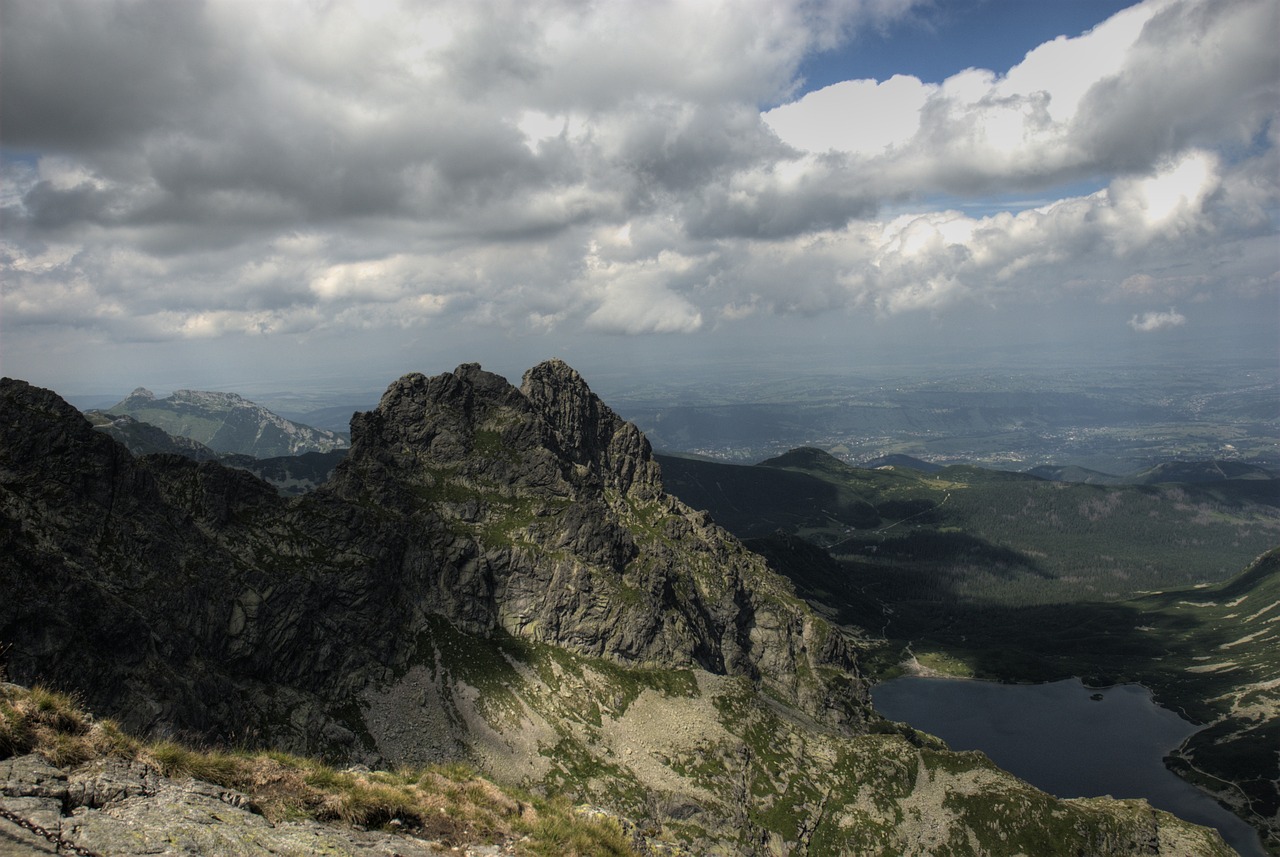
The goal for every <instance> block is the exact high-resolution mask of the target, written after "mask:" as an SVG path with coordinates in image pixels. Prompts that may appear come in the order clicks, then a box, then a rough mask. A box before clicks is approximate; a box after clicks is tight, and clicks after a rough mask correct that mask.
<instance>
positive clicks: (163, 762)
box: [0, 685, 635, 857]
mask: <svg viewBox="0 0 1280 857" xmlns="http://www.w3.org/2000/svg"><path fill="white" fill-rule="evenodd" d="M28 753H38V754H39V755H41V756H43V757H44V758H45V759H46V760H48V761H49V762H50V764H53V765H56V766H58V767H62V768H75V767H77V766H79V765H83V764H85V763H87V762H91V761H95V760H97V759H102V758H106V757H119V758H127V759H134V760H137V761H140V762H142V763H144V764H147V765H149V766H151V767H153V768H154V769H156V770H157V771H158V772H160V773H161V774H163V775H164V776H167V777H170V778H175V779H181V778H185V777H192V778H195V779H199V780H204V781H207V782H211V783H214V784H216V785H219V786H223V787H224V788H229V789H235V790H237V791H240V792H243V793H244V794H246V795H247V796H248V797H249V798H250V799H251V802H252V806H253V808H254V809H255V810H256V811H257V812H260V813H261V814H262V815H263V816H265V817H266V818H267V819H268V820H270V821H272V822H280V821H290V820H303V819H311V820H315V821H320V822H329V823H336V824H345V825H359V826H361V827H364V828H370V829H379V828H384V829H388V830H391V829H395V830H398V831H403V832H408V833H412V834H414V835H416V836H419V837H422V838H426V839H432V840H437V841H439V842H442V843H444V844H445V845H446V846H450V847H459V846H464V845H474V844H496V843H512V844H513V845H514V847H515V853H516V854H519V855H527V856H528V857H543V855H548V857H549V855H553V854H555V855H582V857H586V855H618V857H631V855H634V854H635V851H634V850H633V849H632V847H631V845H630V841H629V838H628V837H627V836H626V835H625V834H624V832H623V831H622V829H621V827H620V826H619V825H618V823H617V822H616V821H614V820H612V819H608V818H601V817H595V816H591V815H583V814H580V813H578V812H577V811H575V810H574V809H573V808H572V807H571V806H570V805H569V803H568V802H567V801H565V800H563V799H551V800H548V799H545V798H541V797H537V796H531V795H525V794H521V793H514V792H512V791H511V790H507V789H503V788H501V787H499V786H497V785H495V784H494V783H492V782H490V781H488V780H486V779H484V778H482V777H480V776H478V775H477V774H476V773H475V771H474V770H473V769H471V768H469V767H467V766H465V765H462V764H448V765H443V766H433V767H427V768H408V769H402V770H398V771H364V770H359V769H349V770H338V769H336V768H334V767H332V766H330V765H326V764H324V763H323V762H320V761H318V760H315V759H309V758H305V757H301V756H294V755H291V754H288V753H282V752H277V751H265V752H253V753H250V752H242V751H229V750H221V749H199V748H195V747H191V746H188V745H185V744H181V743H179V742H175V741H154V742H145V741H139V740H137V739H135V738H132V737H130V736H128V735H126V734H125V733H124V732H123V731H121V730H120V728H119V727H118V726H117V725H116V724H115V723H113V722H112V721H109V720H95V719H94V718H93V717H92V716H91V715H89V714H88V713H86V712H85V711H84V710H83V709H82V708H81V707H80V706H79V705H78V704H77V701H76V700H75V699H74V697H72V696H70V695H68V694H64V693H58V692H56V691H51V690H48V689H46V688H41V687H36V688H31V689H27V688H21V687H18V686H17V685H7V686H4V687H2V688H0V759H4V758H10V757H13V756H20V755H26V754H28Z"/></svg>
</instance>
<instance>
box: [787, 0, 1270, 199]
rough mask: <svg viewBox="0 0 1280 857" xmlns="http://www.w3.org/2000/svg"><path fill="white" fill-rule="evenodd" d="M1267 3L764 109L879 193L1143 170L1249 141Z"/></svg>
mask: <svg viewBox="0 0 1280 857" xmlns="http://www.w3.org/2000/svg"><path fill="white" fill-rule="evenodd" d="M1278 27H1280V7H1277V6H1276V5H1275V4H1274V3H1269V2H1266V0H1239V2H1232V3H1205V2H1199V1H1198V0H1149V2H1146V3H1141V4H1138V5H1135V6H1132V7H1130V8H1128V9H1124V10H1122V11H1121V12H1119V13H1117V14H1116V15H1114V16H1113V17H1112V18H1110V19H1108V20H1107V21H1105V22H1103V23H1102V24H1100V25H1098V26H1097V27H1095V28H1094V29H1093V30H1091V31H1089V32H1087V33H1085V34H1082V35H1080V36H1077V37H1075V38H1066V37H1059V38H1057V39H1055V40H1054V41H1052V42H1048V43H1046V44H1044V45H1041V46H1040V47H1038V48H1036V49H1035V50H1033V51H1031V52H1029V53H1028V54H1027V56H1026V57H1025V59H1024V60H1023V61H1022V62H1021V63H1020V64H1018V65H1017V66H1014V67H1013V68H1011V69H1009V70H1008V71H1007V72H1005V73H1003V74H1001V73H999V72H998V71H995V70H989V69H980V68H972V69H968V70H966V71H964V72H961V73H959V74H957V75H955V76H953V77H951V78H949V79H948V80H946V81H944V82H942V83H941V84H924V83H921V82H920V81H919V80H916V79H915V78H910V77H894V78H892V79H890V80H888V81H885V82H883V83H877V82H876V81H868V80H860V81H846V82H844V83H838V84H834V85H833V86H830V87H827V88H826V89H824V90H821V91H819V92H814V93H809V94H808V95H806V96H805V97H804V98H802V99H800V100H799V101H796V102H792V103H790V104H785V105H783V106H781V107H778V108H775V109H774V110H771V111H769V112H767V113H765V114H764V121H765V122H766V123H767V124H768V125H769V126H770V128H771V129H772V130H773V131H774V132H775V133H777V134H778V136H779V137H780V138H781V139H782V140H783V141H784V142H786V143H788V144H789V145H792V146H794V147H796V148H798V149H801V150H806V151H813V152H821V151H828V150H838V151H843V152H846V153H848V154H849V155H851V156H853V157H855V158H857V159H858V161H859V167H860V168H861V169H862V170H863V171H864V172H865V174H866V175H867V177H868V179H869V180H871V181H874V182H875V184H876V185H877V186H878V188H879V189H880V192H881V193H883V194H895V193H902V192H906V191H914V192H917V193H919V192H927V191H928V190H941V191H946V192H953V193H954V192H959V193H970V192H975V191H979V190H983V189H986V188H990V187H992V186H995V185H996V184H1002V185H1004V186H1013V187H1026V188H1035V187H1042V186H1045V185H1047V184H1051V183H1054V182H1058V181H1064V180H1072V179H1075V178H1079V177H1081V176H1087V175H1096V174H1098V173H1099V172H1104V173H1106V172H1115V171H1143V170H1147V169H1150V168H1151V167H1152V166H1153V165H1155V164H1156V163H1158V162H1159V161H1160V160H1162V159H1165V158H1169V157H1173V156H1176V154H1177V153H1178V152H1180V151H1181V150H1182V149H1184V148H1186V147H1195V146H1202V145H1205V144H1206V142H1207V141H1210V140H1212V141H1214V142H1222V141H1227V140H1230V141H1233V142H1234V143H1236V144H1239V145H1243V144H1247V143H1248V141H1249V140H1251V139H1252V138H1253V136H1254V135H1256V134H1258V133H1259V132H1260V131H1261V130H1262V129H1264V128H1266V127H1267V125H1268V122H1269V118H1268V117H1270V116H1273V115H1274V112H1275V106H1274V105H1275V100H1276V98H1277V96H1278V94H1280V85H1278V84H1277V81H1280V52H1277V51H1276V50H1275V49H1274V45H1272V44H1271V39H1270V38H1269V37H1268V35H1267V34H1269V33H1274V32H1276V30H1277V28H1278Z"/></svg>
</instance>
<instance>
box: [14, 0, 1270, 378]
mask: <svg viewBox="0 0 1280 857" xmlns="http://www.w3.org/2000/svg"><path fill="white" fill-rule="evenodd" d="M0 22H3V28H2V29H0V76H2V77H0V79H2V80H3V89H0V158H2V160H0V284H2V285H0V288H2V290H3V291H2V297H3V303H2V304H0V372H2V373H3V374H5V375H11V376H14V377H19V378H23V379H25V380H28V381H31V382H33V383H37V384H40V385H42V386H49V387H52V388H54V389H55V390H58V391H59V392H63V393H70V394H74V393H86V392H104V391H120V392H125V391H127V390H128V389H131V388H132V387H135V386H138V385H145V386H149V387H153V388H155V389H157V390H166V389H173V388H175V387H191V388H203V389H235V388H236V386H244V385H246V384H250V383H265V382H270V381H279V382H280V383H282V384H284V383H287V384H290V385H293V386H294V387H295V388H305V387H306V386H308V385H319V384H322V383H331V381H332V379H334V378H344V379H362V380H367V381H369V382H370V383H385V382H386V381H387V380H389V379H391V378H393V377H395V376H398V375H400V374H403V373H404V372H408V371H424V372H437V371H445V370H448V369H452V368H453V367H454V366H455V365H457V364H458V363H461V362H469V361H478V362H481V363H483V364H484V365H485V366H486V368H491V369H493V370H494V371H499V372H501V373H503V374H506V375H508V377H511V376H514V377H515V378H516V379H518V377H519V374H520V372H521V371H522V370H523V369H524V368H526V367H528V366H529V365H532V364H533V363H535V362H537V361H539V360H542V359H545V358H547V357H552V356H559V357H562V358H564V359H566V360H568V361H569V362H570V363H571V364H573V365H574V366H575V367H576V368H578V369H579V370H580V371H582V372H583V374H584V375H587V376H588V379H589V380H590V378H591V375H592V373H593V371H608V372H625V371H629V370H637V371H638V370H639V369H642V368H643V369H647V370H650V371H661V372H668V373H670V372H684V373H688V374H697V373H705V374H714V373H716V372H718V371H721V370H722V369H724V368H725V367H732V366H747V367H751V366H768V365H779V366H792V367H794V366H810V367H823V366H837V367H842V368H848V367H857V366H860V365H879V364H894V363H912V364H916V365H928V364H929V363H931V362H933V363H937V364H947V363H951V362H956V361H966V362H975V363H982V362H986V363H990V364H993V365H1024V364H1025V362H1026V361H1027V360H1028V359H1032V358H1031V357H1029V355H1034V356H1035V357H1036V359H1039V360H1041V361H1042V362H1046V363H1048V364H1052V363H1053V362H1054V361H1058V362H1060V363H1061V364H1062V365H1070V364H1072V363H1073V362H1079V361H1104V360H1105V361H1113V362H1117V363H1124V362H1126V361H1129V362H1142V363H1161V362H1164V363H1168V362H1177V361H1187V360H1202V359H1203V360H1212V359H1216V358H1225V357H1247V358H1251V359H1253V360H1262V361H1266V360H1270V361H1271V365H1272V366H1273V367H1274V366H1275V365H1276V363H1275V359H1276V357H1277V353H1278V349H1280V241H1277V211H1278V210H1280V205H1278V202H1280V154H1278V149H1277V143H1278V142H1280V122H1277V121H1276V118H1277V109H1278V107H1280V48H1277V44H1280V39H1277V36H1278V35H1280V4H1277V3H1275V2H1273V0H1144V2H1140V3H1132V4H1131V3H1128V2H1118V0H1080V2H1077V3H1020V2H1016V1H1015V0H932V2H930V0H902V2H892V0H861V2H801V0H791V2H778V0H742V2H735V3H709V2H698V0H689V2H677V1H676V0H670V1H669V2H654V3H649V2H643V3H642V2H622V0H619V2H598V3H580V2H573V0H539V2H520V3H515V2H505V1H504V0H494V2H486V3H475V2H471V0H440V2H433V3H429V4H417V3H408V2H404V3H401V2H392V0H388V2H380V3H365V2H361V3H356V2H337V3H323V4H321V3H312V2H304V0H297V2H292V0H281V2H272V3H248V2H236V0H212V2H208V3H197V2H186V0H92V2H90V0H68V2H57V3H49V2H44V0H3V1H2V2H0Z"/></svg>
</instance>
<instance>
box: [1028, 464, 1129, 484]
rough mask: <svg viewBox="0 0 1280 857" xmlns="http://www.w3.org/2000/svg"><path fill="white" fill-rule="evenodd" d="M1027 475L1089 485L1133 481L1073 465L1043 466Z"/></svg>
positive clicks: (1029, 471) (1034, 468)
mask: <svg viewBox="0 0 1280 857" xmlns="http://www.w3.org/2000/svg"><path fill="white" fill-rule="evenodd" d="M1027 473H1030V474H1031V475H1032V476H1038V477H1040V478H1041V479H1048V480H1049V481H1050V482H1084V483H1086V484H1089V485H1123V484H1125V483H1126V482H1131V481H1133V480H1129V479H1125V478H1124V477H1123V476H1112V475H1111V474H1110V473H1103V472H1101V471H1099V470H1090V469H1089V468H1087V467H1078V466H1076V465H1071V464H1069V465H1064V466H1059V465H1054V464H1042V465H1040V466H1039V467H1033V468H1031V469H1030V470H1028V471H1027Z"/></svg>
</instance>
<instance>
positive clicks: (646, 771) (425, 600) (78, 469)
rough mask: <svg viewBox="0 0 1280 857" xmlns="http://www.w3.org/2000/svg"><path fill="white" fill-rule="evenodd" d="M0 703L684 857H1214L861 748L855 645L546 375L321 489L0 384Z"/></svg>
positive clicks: (603, 415) (892, 744)
mask: <svg viewBox="0 0 1280 857" xmlns="http://www.w3.org/2000/svg"><path fill="white" fill-rule="evenodd" d="M0 432H3V435H2V436H0V512H2V513H3V514H2V516H0V548H2V549H3V550H0V592H2V593H3V594H4V597H3V598H0V639H3V640H4V641H5V642H6V643H8V644H10V646H11V648H10V649H9V650H8V652H7V657H8V669H9V672H10V674H11V675H13V677H14V678H16V679H18V680H21V681H24V682H32V681H33V680H35V679H44V680H46V681H50V682H52V683H55V684H57V685H59V686H62V687H67V688H75V689H76V690H77V691H79V692H80V693H82V694H84V697H85V698H86V700H87V701H88V702H89V703H90V704H92V705H93V706H94V707H95V708H96V709H98V710H99V711H101V712H103V713H104V714H107V715H111V716H116V717H118V718H120V719H121V720H122V721H123V723H124V725H125V726H126V727H127V728H129V729H131V730H132V731H135V732H139V733H146V732H167V733H170V734H173V733H178V734H190V735H193V736H195V737H199V738H201V739H202V740H214V741H225V742H233V743H237V744H240V745H246V744H247V745H260V746H273V747H279V748H283V749H288V750H291V751H294V752H302V753H307V754H314V755H323V756H325V757H327V758H331V759H335V760H343V761H359V762H364V763H366V764H384V765H398V764H424V763H428V762H432V761H448V760H456V759H468V760H471V761H473V762H475V763H476V764H479V765H480V766H481V767H482V768H483V769H484V770H486V771H488V772H490V773H491V774H492V775H494V776H495V777H498V778H500V779H503V780H504V781H507V782H513V783H520V782H523V783H526V784H528V785H531V786H535V787H538V788H542V789H546V790H550V791H554V792H560V793H566V794H571V795H574V796H577V797H579V798H585V799H590V800H592V801H595V802H598V803H601V804H604V805H607V806H610V807H614V808H617V809H620V810H623V811H625V812H628V813H629V814H631V815H632V816H633V817H643V818H648V819H652V820H653V823H654V824H655V825H656V826H659V827H660V830H659V831H658V832H659V833H660V834H661V835H664V836H667V837H669V838H672V839H675V840H678V841H681V842H684V843H688V844H692V845H693V846H694V847H695V848H696V850H697V851H698V853H706V854H781V853H786V852H787V851H790V850H793V849H796V848H803V849H805V850H807V851H808V853H811V854H843V853H871V854H886V855H887V854H921V855H923V854H932V853H938V852H939V849H944V850H945V849H950V850H951V851H952V852H953V853H966V854H969V853H971V854H996V853H1007V850H1008V847H1009V846H1008V843H1009V842H1017V843H1021V844H1020V845H1019V847H1020V848H1021V849H1022V850H1025V851H1027V852H1028V853H1032V852H1035V853H1063V854H1067V853H1077V852H1079V851H1085V852H1087V853H1096V854H1107V855H1110V854H1131V853H1138V852H1139V851H1143V849H1147V850H1146V851H1145V852H1144V853H1151V852H1150V850H1149V847H1154V848H1155V849H1156V853H1188V854H1220V853H1226V852H1225V851H1224V850H1223V848H1224V846H1222V845H1221V842H1220V840H1218V839H1216V835H1213V834H1210V833H1208V832H1205V831H1203V830H1201V829H1199V828H1194V827H1192V826H1190V825H1186V824H1184V823H1182V822H1180V821H1178V820H1176V819H1174V818H1172V817H1171V816H1168V815H1166V814H1163V813H1158V812H1154V811H1152V810H1151V809H1150V807H1147V806H1146V805H1145V804H1142V803H1140V802H1138V803H1133V802H1112V801H1058V800H1055V799H1053V798H1050V797H1048V796H1047V795H1044V794H1043V793H1040V792H1037V791H1035V790H1034V789H1031V788H1030V787H1028V786H1026V785H1025V784H1024V783H1021V782H1019V781H1017V780H1016V779H1014V778H1012V777H1010V776H1009V775H1007V774H1004V773H1003V772H1001V771H999V770H997V769H995V768H994V767H992V766H991V765H990V763H989V762H987V761H986V760H985V759H983V758H981V757H976V756H973V755H969V754H955V753H950V752H949V751H946V750H945V749H944V748H943V747H941V746H940V745H939V744H938V743H937V742H936V741H934V740H933V739H930V738H928V736H920V735H917V734H915V733H913V732H911V731H910V730H906V729H903V728H901V727H898V726H896V725H893V724H886V723H884V722H883V721H881V720H880V719H879V718H878V717H876V715H875V714H874V712H873V711H872V710H871V709H870V707H869V705H868V704H867V693H866V691H867V685H866V682H865V680H864V679H863V678H862V677H861V676H860V672H859V670H860V667H859V649H860V647H861V643H860V642H859V639H858V637H857V636H856V635H849V634H846V633H843V632H841V631H840V630H839V629H837V628H835V627H833V626H832V625H830V624H829V623H827V622H826V621H824V620H823V619H821V618H819V617H818V616H816V615H815V614H813V612H812V611H811V610H810V609H809V608H808V607H807V606H806V605H805V604H804V603H803V602H802V601H800V599H799V598H797V597H796V595H795V594H794V591H793V589H792V588H791V586H790V585H789V584H788V583H787V582H786V581H785V580H784V579H783V578H780V577H778V576H777V575H774V574H773V573H771V572H770V571H769V570H768V568H767V567H766V566H765V564H764V562H763V560H762V559H760V558H759V557H758V556H756V555H754V554H752V553H750V552H749V551H747V550H746V549H745V548H744V547H743V546H742V545H741V544H740V543H739V542H738V541H737V540H736V539H734V538H732V537H731V536H729V534H728V533H726V532H725V531H723V530H721V529H720V528H719V527H717V526H715V525H714V524H713V523H712V522H711V521H710V519H709V518H708V517H707V515H706V514H705V513H701V512H695V511H693V510H691V509H690V508H688V507H687V506H685V505H683V504H682V503H680V502H679V501H677V500H675V499H674V498H672V497H671V496H669V495H667V494H666V493H664V491H663V486H662V482H661V480H660V476H659V470H658V466H657V464H656V462H655V461H654V459H653V457H652V454H651V452H650V450H649V446H648V443H647V441H646V440H645V439H644V437H643V435H641V434H640V432H639V431H638V430H636V429H635V427H634V426H632V425H630V424H628V423H624V422H623V421H622V420H620V419H619V418H618V417H617V416H616V415H615V414H614V413H613V412H612V411H611V410H610V409H608V408H607V406H605V405H604V404H603V403H602V402H600V401H599V399H597V398H596V397H595V396H594V395H593V394H591V392H590V390H589V389H588V388H587V386H586V384H585V383H584V382H583V381H582V379H581V378H580V377H579V376H578V375H577V373H576V372H574V371H573V370H572V369H570V368H569V367H567V366H565V365H564V364H563V363H560V362H558V361H552V362H549V363H544V364H540V365H539V366H537V367H534V368H533V369H531V370H530V371H529V372H528V373H526V375H525V378H524V381H523V384H522V386H521V387H520V388H516V387H514V386H512V385H510V384H508V383H507V382H506V381H505V380H503V379H502V378H499V377H498V376H496V375H492V374H490V373H487V372H484V371H483V370H481V369H480V368H479V367H478V366H475V365H464V366H460V367H458V369H457V370H456V371H455V372H452V373H445V374H442V375H438V376H435V377H433V378H428V377H425V376H422V375H407V376H405V377H404V378H401V379H400V380H399V381H397V382H395V383H394V384H392V385H391V387H390V388H389V389H388V390H387V393H386V394H385V395H384V396H383V398H382V400H381V402H380V403H379V405H378V407H377V408H376V409H375V410H374V411H371V412H369V413H365V414H361V415H358V416H357V417H356V418H355V419H353V421H352V448H351V451H350V453H349V454H348V456H347V457H346V458H345V459H344V461H343V462H342V463H341V464H340V465H339V466H338V468H337V469H336V471H335V473H334V475H333V477H332V478H331V479H330V480H329V482H327V483H326V484H325V485H324V486H322V487H320V488H319V489H317V490H316V491H314V492H311V493H310V494H308V495H306V496H304V497H300V498H282V497H280V496H279V495H278V494H277V493H276V492H275V491H274V490H273V489H271V487H270V486H268V485H267V484H265V483H263V482H261V481H260V480H258V479H256V478H255V477H253V476H252V475H250V474H248V473H245V472H242V471H235V470H229V469H227V468H225V467H222V466H220V465H218V464H216V463H214V462H204V463H197V462H193V461H190V460H187V459H183V458H180V457H176V456H168V455H151V456H146V457H144V458H141V459H134V458H133V457H132V456H131V455H130V454H129V453H128V452H127V451H126V450H125V449H124V448H123V447H121V446H119V445H118V444H116V443H115V442H114V441H112V440H111V439H110V438H107V437H105V436H103V435H102V434H101V433H98V432H95V431H94V430H93V429H92V428H91V427H90V426H89V424H88V423H87V422H85V421H84V420H83V419H82V418H81V417H80V416H79V415H78V414H76V412H75V411H74V410H73V409H71V408H70V406H68V405H66V404H65V403H64V402H62V401H61V400H60V399H58V398H57V397H56V396H55V395H53V394H52V393H49V392H48V391H42V390H38V389H35V388H32V387H30V386H28V385H25V384H23V383H22V382H15V381H8V380H6V381H4V382H3V383H0Z"/></svg>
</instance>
